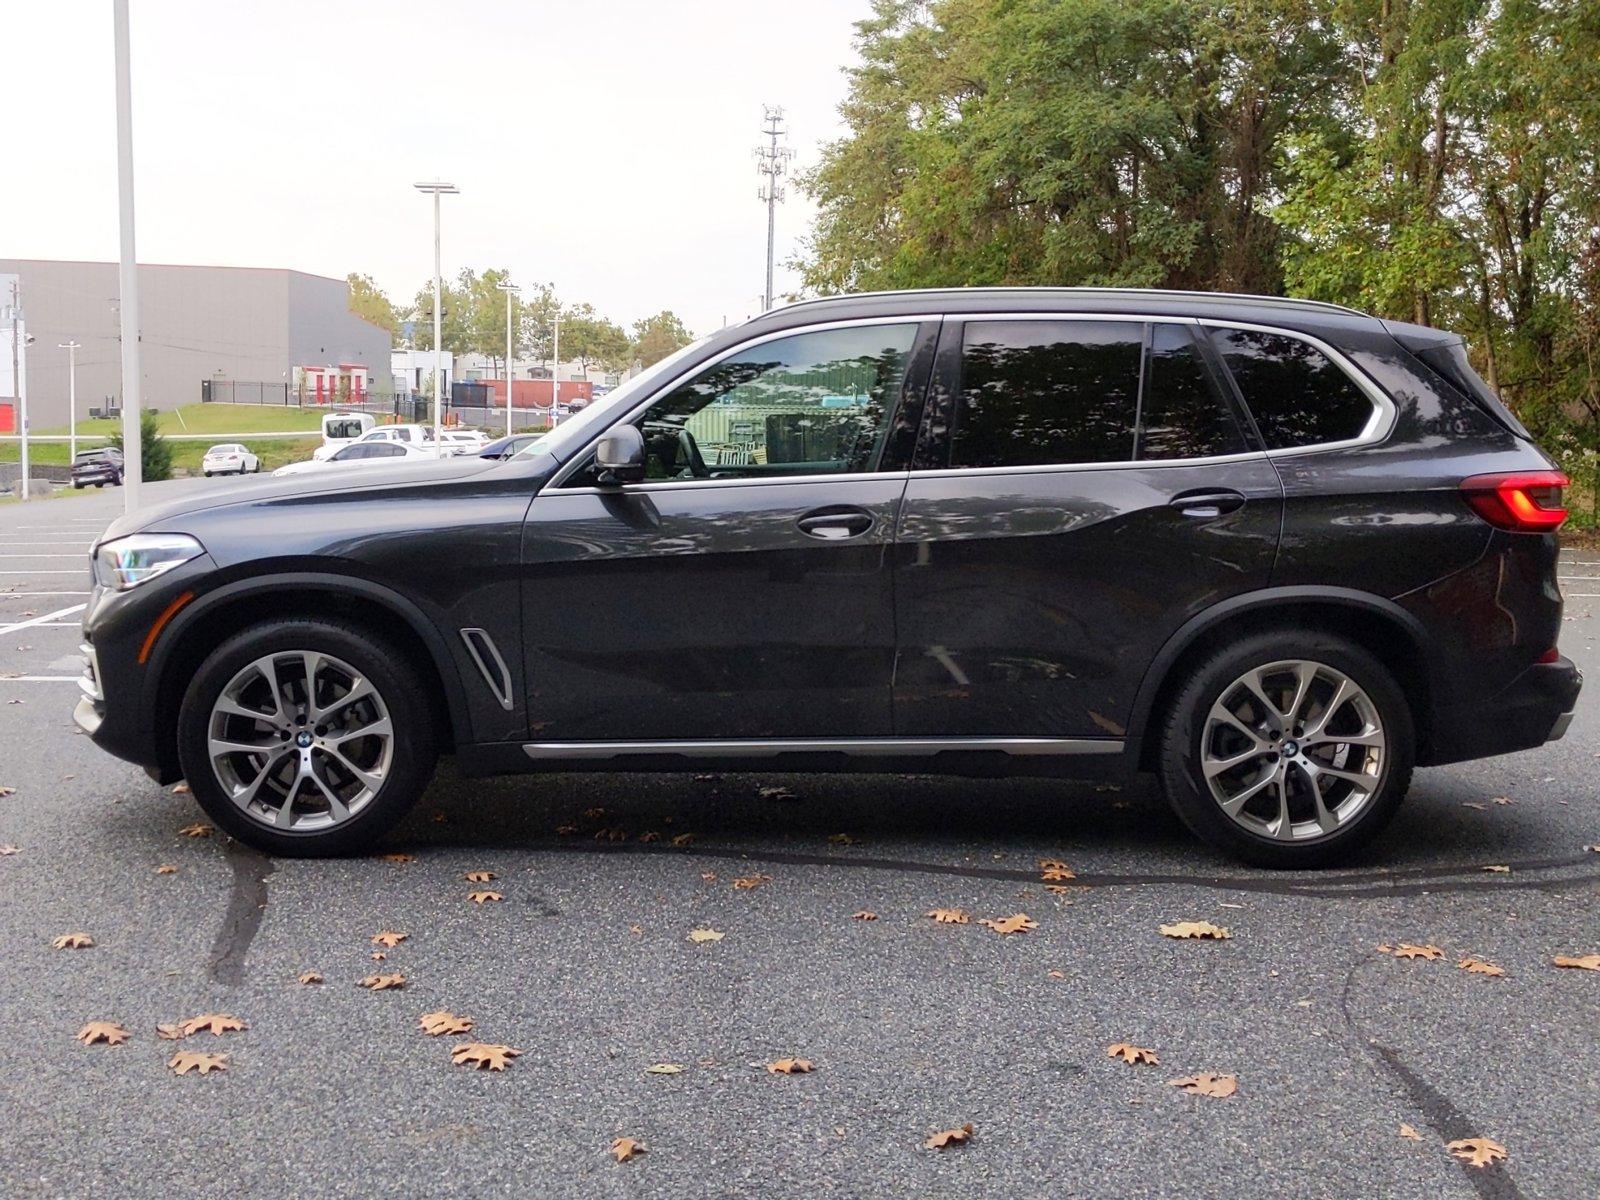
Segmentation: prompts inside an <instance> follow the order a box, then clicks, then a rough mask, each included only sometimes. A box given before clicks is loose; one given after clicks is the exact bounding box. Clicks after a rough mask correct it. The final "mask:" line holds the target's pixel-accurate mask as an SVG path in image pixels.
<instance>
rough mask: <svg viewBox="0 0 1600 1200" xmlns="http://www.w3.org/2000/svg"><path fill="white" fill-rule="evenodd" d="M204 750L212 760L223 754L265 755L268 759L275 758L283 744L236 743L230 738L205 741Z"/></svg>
mask: <svg viewBox="0 0 1600 1200" xmlns="http://www.w3.org/2000/svg"><path fill="white" fill-rule="evenodd" d="M206 748H207V749H208V750H210V752H211V757H212V759H213V760H215V759H217V758H219V757H221V756H222V755H224V754H265V755H266V756H267V757H268V758H276V757H277V756H278V755H279V754H280V753H282V751H283V743H282V742H279V741H271V742H236V741H233V740H232V739H231V738H215V737H214V738H210V739H208V740H207V741H206Z"/></svg>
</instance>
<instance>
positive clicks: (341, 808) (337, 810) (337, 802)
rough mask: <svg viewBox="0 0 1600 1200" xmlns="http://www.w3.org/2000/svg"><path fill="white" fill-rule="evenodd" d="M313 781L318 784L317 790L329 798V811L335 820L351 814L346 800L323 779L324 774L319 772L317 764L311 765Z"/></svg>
mask: <svg viewBox="0 0 1600 1200" xmlns="http://www.w3.org/2000/svg"><path fill="white" fill-rule="evenodd" d="M311 782H312V783H314V784H316V785H317V790H318V791H319V792H321V793H322V795H323V798H324V799H325V800H327V802H328V813H329V815H330V816H332V817H333V819H334V820H335V821H343V820H344V819H345V818H346V817H348V816H349V815H350V810H349V809H348V808H346V807H345V804H344V801H343V800H341V799H339V797H338V796H337V795H336V794H335V793H334V790H333V789H332V788H331V787H329V786H328V785H327V784H326V783H324V782H323V781H322V776H321V775H319V774H318V773H317V768H316V766H315V764H313V765H312V767H311Z"/></svg>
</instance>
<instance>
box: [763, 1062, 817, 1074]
mask: <svg viewBox="0 0 1600 1200" xmlns="http://www.w3.org/2000/svg"><path fill="white" fill-rule="evenodd" d="M810 1071H811V1060H810V1059H809V1058H780V1059H778V1060H777V1061H776V1062H769V1063H768V1064H767V1072H768V1073H769V1074H772V1075H805V1074H808V1073H810Z"/></svg>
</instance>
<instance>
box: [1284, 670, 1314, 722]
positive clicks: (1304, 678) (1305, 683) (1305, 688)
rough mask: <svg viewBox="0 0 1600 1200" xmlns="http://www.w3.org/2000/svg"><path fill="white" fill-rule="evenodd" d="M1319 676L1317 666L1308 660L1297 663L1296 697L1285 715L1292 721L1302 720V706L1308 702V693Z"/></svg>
mask: <svg viewBox="0 0 1600 1200" xmlns="http://www.w3.org/2000/svg"><path fill="white" fill-rule="evenodd" d="M1316 677H1317V668H1316V667H1314V666H1312V665H1311V664H1310V663H1308V662H1303V663H1296V664H1295V688H1294V699H1293V700H1291V701H1290V702H1289V711H1288V712H1287V713H1285V714H1284V715H1285V717H1286V718H1287V719H1288V720H1290V721H1298V720H1300V707H1301V705H1303V704H1304V703H1305V702H1306V693H1307V692H1309V691H1310V690H1311V684H1312V682H1313V681H1314V680H1315V679H1316Z"/></svg>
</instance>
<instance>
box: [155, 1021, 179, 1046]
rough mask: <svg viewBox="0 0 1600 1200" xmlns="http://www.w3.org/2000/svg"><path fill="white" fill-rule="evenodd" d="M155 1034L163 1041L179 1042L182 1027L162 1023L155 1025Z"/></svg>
mask: <svg viewBox="0 0 1600 1200" xmlns="http://www.w3.org/2000/svg"><path fill="white" fill-rule="evenodd" d="M156 1036H157V1037H158V1038H160V1039H161V1040H162V1041H164V1042H181V1041H183V1027H182V1026H180V1025H175V1024H169V1023H163V1024H160V1025H157V1026H156Z"/></svg>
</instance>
